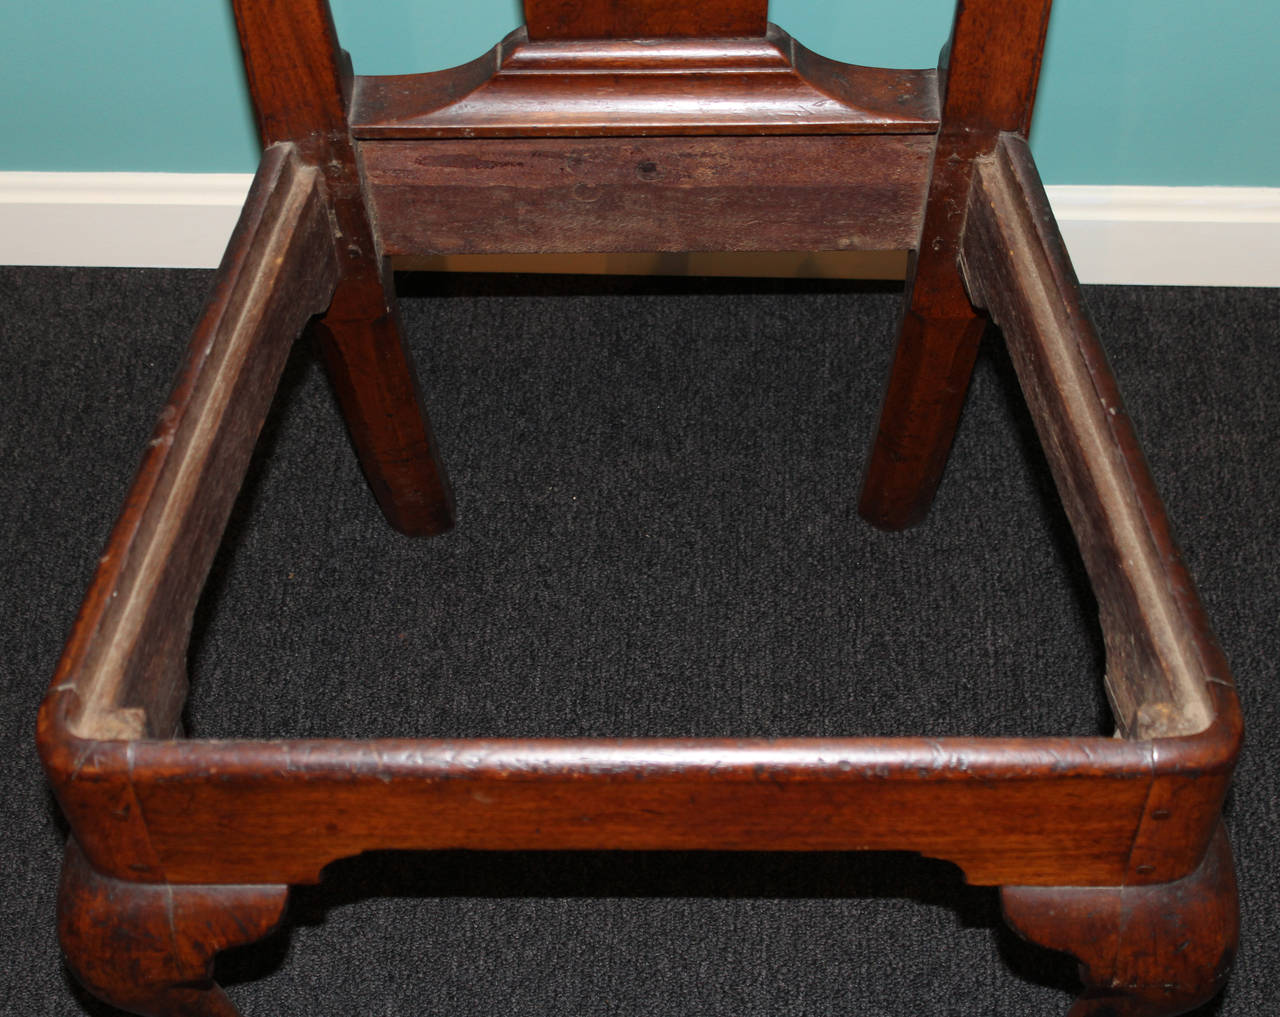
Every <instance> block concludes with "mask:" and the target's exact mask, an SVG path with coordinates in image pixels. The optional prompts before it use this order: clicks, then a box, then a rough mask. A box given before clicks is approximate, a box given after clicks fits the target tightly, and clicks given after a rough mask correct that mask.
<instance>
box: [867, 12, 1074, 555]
mask: <svg viewBox="0 0 1280 1017" xmlns="http://www.w3.org/2000/svg"><path fill="white" fill-rule="evenodd" d="M1048 24H1049V0H981V2H977V0H969V2H962V3H959V4H957V6H956V15H955V22H954V26H953V28H952V33H951V39H950V41H949V42H948V44H947V47H946V48H945V49H944V50H943V54H942V61H941V67H940V68H939V74H940V80H941V86H940V87H941V90H942V122H941V125H940V127H939V129H938V145H937V151H936V153H935V156H934V160H933V166H932V171H931V174H930V178H929V188H928V199H927V202H926V205H925V209H924V216H923V225H922V228H921V231H920V235H919V237H917V238H916V240H915V241H913V243H912V244H911V247H912V249H913V250H914V252H915V253H914V255H913V257H912V261H911V263H910V265H909V267H908V270H907V289H906V299H905V300H904V302H903V310H902V321H901V325H900V327H899V330H898V345H897V351H896V353H895V355H894V361H893V367H892V368H891V370H890V374H889V382H888V385H887V387H886V390H885V396H884V403H883V406H882V408H881V411H880V420H879V424H878V426H877V429H876V433H875V437H874V440H873V441H872V445H871V454H870V459H869V461H868V464H867V472H866V475H865V478H864V480H863V487H862V498H861V502H860V504H859V511H860V512H861V513H862V515H863V517H864V518H865V519H867V520H868V521H870V522H871V523H873V524H875V525H876V526H880V527H884V528H886V529H902V528H904V527H907V526H912V525H914V524H916V523H918V522H920V520H922V519H923V518H924V516H925V514H926V513H927V512H928V510H929V506H930V505H931V504H932V503H933V496H934V493H935V492H936V491H937V488H938V483H939V482H940V480H941V478H942V471H943V467H944V466H945V465H946V460H947V456H948V455H949V454H950V451H951V443H952V441H953V440H954V438H955V431H956V427H957V426H958V425H959V422H960V412H961V409H962V408H963V406H964V397H965V393H966V392H967V391H968V388H969V377H970V374H971V373H972V371H973V363H974V359H975V357H976V356H977V351H978V342H979V340H980V339H981V338H982V331H983V328H984V326H985V320H984V318H983V317H982V316H981V315H980V314H979V313H978V312H977V311H976V310H974V308H973V307H972V306H971V305H970V303H969V298H968V295H967V294H966V292H965V289H964V286H963V284H962V283H961V281H960V276H959V273H958V272H957V270H956V258H957V255H958V253H959V241H960V235H961V230H962V229H963V226H964V208H965V202H966V200H967V199H968V194H969V186H970V181H971V180H972V176H973V161H974V159H976V158H978V157H979V156H981V155H983V154H985V153H988V152H991V151H992V150H993V149H994V148H995V145H996V141H997V138H998V136H999V134H1000V132H1002V131H1016V132H1020V133H1022V134H1024V135H1025V134H1026V132H1027V131H1028V130H1029V128H1030V125H1031V111H1032V108H1033V105H1034V101H1035V92H1036V84H1037V81H1038V79H1039V74H1040V60H1041V54H1042V51H1043V46H1044V35H1045V31H1046V30H1047V28H1048Z"/></svg>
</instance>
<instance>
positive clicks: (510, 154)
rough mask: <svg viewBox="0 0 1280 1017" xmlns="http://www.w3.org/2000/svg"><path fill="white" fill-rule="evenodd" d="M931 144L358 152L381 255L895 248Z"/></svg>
mask: <svg viewBox="0 0 1280 1017" xmlns="http://www.w3.org/2000/svg"><path fill="white" fill-rule="evenodd" d="M931 152H932V139H930V138H928V137H924V136H915V135H886V136H869V137H868V136H857V135H854V136H848V137H822V136H816V137H804V138H730V137H711V138H648V139H630V138H616V139H615V138H595V139H581V140H573V141H565V140H561V139H555V138H533V139H512V140H503V139H477V140H475V141H454V140H445V141H433V142H429V143H422V142H411V141H379V142H362V143H361V155H362V157H363V160H364V166H365V175H366V179H367V181H368V187H369V192H370V200H371V201H372V204H373V208H374V213H375V215H376V217H377V220H378V225H379V231H380V233H381V235H382V241H383V244H384V249H385V250H386V252H387V253H388V254H393V255H395V254H478V253H504V254H511V253H546V252H559V251H565V252H567V251H625V252H630V251H705V250H718V251H790V250H850V251H852V250H901V249H902V246H903V245H904V244H906V243H909V242H910V238H911V237H913V236H914V235H915V233H916V231H917V230H918V228H919V222H918V219H917V216H918V214H919V210H920V207H921V200H922V195H923V192H924V181H925V177H926V175H927V173H928V165H929V157H930V154H931Z"/></svg>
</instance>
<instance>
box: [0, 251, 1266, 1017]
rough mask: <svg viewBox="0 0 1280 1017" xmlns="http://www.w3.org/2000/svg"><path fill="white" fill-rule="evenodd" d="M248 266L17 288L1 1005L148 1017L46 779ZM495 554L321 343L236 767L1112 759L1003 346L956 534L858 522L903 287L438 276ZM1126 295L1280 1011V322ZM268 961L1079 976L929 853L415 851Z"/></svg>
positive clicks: (237, 583)
mask: <svg viewBox="0 0 1280 1017" xmlns="http://www.w3.org/2000/svg"><path fill="white" fill-rule="evenodd" d="M208 279H209V276H208V274H207V273H200V272H176V271H127V270H84V269H79V270H67V269H23V268H7V269H0V358H2V359H0V371H2V372H3V373H0V378H2V379H3V382H2V383H3V386H4V395H5V398H4V400H3V405H2V407H0V483H3V485H4V486H3V497H0V520H2V522H0V525H2V526H3V530H2V531H0V533H2V535H3V538H4V546H5V548H6V551H7V553H6V554H4V555H3V556H0V567H2V568H3V573H2V581H0V598H3V603H2V605H0V607H2V609H3V612H4V614H3V616H4V618H5V619H6V624H5V625H4V627H3V630H2V631H0V667H2V668H3V683H2V684H0V695H3V696H4V697H5V703H4V706H5V708H4V709H3V710H2V711H0V724H3V725H4V729H3V735H4V737H5V738H6V739H7V743H8V744H10V745H11V746H12V747H13V752H12V759H11V765H10V766H8V767H6V768H5V769H4V770H3V771H0V780H2V781H3V785H2V786H0V808H2V809H3V810H4V812H3V819H4V822H3V824H2V825H0V843H3V846H4V849H5V850H4V855H5V858H6V861H7V864H6V865H5V866H4V867H3V868H2V869H0V1010H2V1011H3V1012H5V1013H14V1014H49V1015H73V1014H84V1013H90V1014H106V1013H107V1012H108V1011H106V1010H105V1009H103V1008H101V1007H99V1006H97V1005H96V1004H94V1003H92V1002H91V1001H89V1000H88V999H87V997H85V996H84V995H83V994H81V993H80V992H79V991H78V990H77V989H76V988H74V987H73V986H72V985H71V984H70V982H69V981H68V979H67V977H66V976H65V974H64V973H63V971H62V969H61V965H60V962H59V959H58V953H57V945H56V941H55V936H54V930H53V890H54V881H55V879H56V873H57V867H58V862H59V855H60V850H61V839H62V836H63V834H64V832H65V830H64V827H63V824H62V822H61V819H60V818H59V817H58V815H57V810H56V807H55V806H54V805H53V804H52V802H51V800H50V798H49V795H48V793H47V792H46V790H45V788H44V784H43V780H42V778H41V775H40V773H39V769H38V765H37V763H36V760H35V754H34V750H33V748H32V730H31V729H32V721H33V717H34V712H35V709H36V705H37V703H38V702H39V699H40V696H41V694H42V693H43V689H44V686H45V684H46V683H47V681H48V678H49V676H50V674H51V673H52V669H53V666H54V663H55V661H56V658H57V654H58V651H59V648H60V644H61V642H62V640H63V639H64V638H65V636H66V633H67V630H68V627H69V625H70V623H71V620H72V618H73V616H74V613H75V609H76V606H77V603H78V601H79V599H80V597H81V595H82V593H83V590H84V587H85V585H86V584H87V581H88V579H89V576H90V572H91V569H92V566H93V564H94V561H95V559H96V556H97V554H98V553H99V552H100V550H101V547H102V544H103V542H104V540H105V537H106V534H107V531H108V528H109V527H110V525H111V521H112V519H113V516H114V514H115V512H116V510H117V508H118V506H119V503H120V501H121V499H122V497H123V494H124V491H125V489H126V485H127V483H128V480H129V478H130V475H131V472H132V470H133V468H134V466H135V465H136V462H137V458H138V455H139V452H140V450H141V448H142V445H143V443H144V442H145V440H146V437H147V434H148V432H149V431H150V428H151V424H152V418H153V417H154V415H155V413H156V411H157V409H158V407H159V405H160V404H161V402H162V400H163V395H164V392H165V389H166V387H167V385H168V382H169V379H170V378H171V376H172V372H173V370H174V368H175V366H176V363H177V360H178V357H179V356H180V351H181V348H182V345H183V343H184V342H185V340H186V333H187V330H188V328H189V326H190V323H191V322H192V321H193V320H194V318H195V316H196V314H197V312H198V310H199V307H200V304H201V302H202V300H203V296H204V289H205V287H206V285H207V283H208ZM402 289H403V291H404V294H405V296H406V299H405V302H404V304H405V316H406V320H407V323H408V326H409V330H410V334H411V340H412V343H413V346H414V352H415V355H416V356H417V358H418V364H419V370H420V373H421V374H422V377H423V381H424V388H425V390H426V393H427V396H428V399H429V403H430V406H431V410H432V413H433V417H434V420H435V424H436V428H437V432H438V435H439V438H440V443H441V445H442V448H443V451H444V453H445V456H446V458H447V460H448V462H449V465H450V469H451V472H452V475H453V478H454V483H455V486H456V488H457V492H458V501H459V513H460V521H459V526H458V529H457V530H456V531H455V532H454V533H452V534H450V535H448V536H445V537H443V538H438V539H435V540H431V541H413V540H408V539H406V538H403V537H400V536H398V535H396V534H395V533H393V532H391V531H390V530H389V529H388V528H387V527H386V526H385V524H383V522H382V520H381V517H380V516H379V514H378V512H377V509H376V506H375V505H374V503H373V501H372V498H371V497H370V496H369V495H368V492H367V490H366V489H365V487H364V485H363V482H362V480H361V477H360V474H359V470H358V468H357V467H356V464H355V461H354V457H353V455H352V454H351V452H350V449H349V446H348V444H347V441H346V437H345V434H344V432H343V431H342V428H341V425H340V423H339V421H338V418H337V415H336V411H335V410H334V407H333V405H332V399H331V397H330V395H329V392H328V389H327V387H326V384H325V381H324V378H323V376H322V374H321V373H320V371H319V370H318V369H317V368H316V367H315V365H314V364H313V362H312V360H311V358H310V355H309V351H308V350H307V348H306V347H305V344H303V345H300V347H299V349H298V351H297V353H296V355H295V356H294V357H293V359H292V360H291V362H290V364H289V367H288V369H287V371H286V376H285V379H284V382H283V385H282V389H281V395H280V398H279V400H278V402H277V408H276V410H275V411H274V412H273V416H272V418H271V419H270V421H269V422H268V426H267V429H266V432H265V434H264V440H263V442H262V443H261V445H260V454H259V456H258V457H257V458H256V459H255V462H254V465H253V466H252V468H251V471H250V478H249V482H248V484H247V487H246V490H245V492H244V495H243V497H242V498H241V501H240V503H239V504H238V505H237V508H236V511H235V514H234V517H233V520H232V525H231V528H230V531H229V534H228V538H227V540H226V542H225V544H224V547H223V549H222V551H221V552H220V554H219V557H218V560H217V562H216V563H215V566H214V570H213V575H212V577H211V581H210V584H209V587H208V590H207V592H206V596H205V598H204V601H203V602H202V604H201V607H200V609H199V612H198V616H197V625H196V633H195V637H194V640H193V646H192V654H191V671H192V681H193V688H192V697H191V701H190V703H189V707H188V724H189V728H190V730H191V732H192V733H193V734H195V735H200V736H207V737H219V736H225V735H237V736H252V737H310V736H315V735H336V736H346V737H367V736H373V735H424V736H434V735H450V734H451V735H563V736H579V735H583V736H586V735H727V736H734V735H782V734H793V735H824V734H841V733H843V734H909V733H924V734H966V735H1003V734H1087V733H1094V732H1098V731H1102V730H1105V729H1106V716H1105V715H1106V708H1105V702H1104V700H1103V698H1102V696H1101V693H1100V680H1099V679H1100V674H1101V665H1100V660H1101V645H1100V637H1099V634H1098V632H1097V628H1096V622H1095V620H1094V617H1093V616H1094V606H1093V604H1092V601H1091V598H1090V595H1089V592H1088V588H1087V585H1086V584H1085V582H1084V580H1083V576H1082V572H1081V568H1080V563H1079V560H1078V556H1077V553H1076V551H1075V548H1074V545H1073V543H1072V540H1071V536H1070V533H1069V531H1068V530H1067V528H1066V523H1065V519H1064V517H1063V515H1062V513H1061V510H1060V508H1059V507H1058V506H1057V503H1056V500H1055V498H1054V496H1053V493H1052V485H1051V482H1050V481H1049V479H1048V477H1047V473H1046V469H1045V466H1044V462H1043V459H1042V457H1041V456H1040V453H1039V451H1038V449H1037V448H1036V445H1035V442H1034V437H1033V434H1032V431H1031V425H1030V422H1029V419H1028V417H1027V415H1026V412H1025V410H1024V408H1023V407H1022V404H1021V401H1020V399H1019V397H1018V395H1017V387H1016V382H1015V381H1014V380H1013V377H1012V372H1011V369H1010V368H1009V366H1008V363H1007V360H1005V358H1004V356H1003V354H1002V352H1001V350H1000V348H999V344H998V343H996V342H990V343H988V347H987V349H986V351H985V353H984V356H983V358H982V360H981V362H980V365H979V369H978V372H977V376H976V379H975V384H974V389H973V392H972V395H971V398H970V400H969V404H968V406H967V408H966V414H965V420H964V423H963V427H962V430H961V434H960V437H959V440H958V442H957V446H956V450H955V453H954V456H953V459H952V464H951V468H950V471H949V473H948V476H947V478H946V480H945V481H944V483H943V486H942V489H941V491H940V493H939V497H938V502H937V504H936V506H935V509H934V512H933V513H932V515H931V516H930V517H929V519H928V520H927V522H926V523H925V524H924V525H923V526H921V527H920V528H918V529H916V530H913V531H910V532H908V533H905V534H894V535H890V534H883V533H879V532H877V531H874V530H872V529H870V528H869V527H867V526H866V525H865V524H863V523H861V522H860V521H859V520H858V518H857V515H856V510H855V509H856V498H857V485H858V479H859V477H860V474H861V471H862V461H863V456H864V453H865V449H866V445H867V438H868V436H869V434H870V431H871V428H872V426H873V416H874V412H875V406H876V404H877V402H878V397H879V392H880V389H881V386H882V384H883V377H884V374H885V371H886V369H887V364H888V358H889V354H890V340H891V333H892V328H893V322H894V317H895V313H896V311H895V309H896V304H897V296H896V294H895V293H894V292H893V290H892V288H890V287H882V286H874V285H873V286H868V285H865V284H848V283H816V282H815V283H795V282H792V283H773V282H759V281H653V280H640V279H621V280H618V279H614V280H599V279H561V278H534V279H530V278H523V279H508V278H502V277H451V278H440V277H425V276H424V277H409V278H406V279H404V280H402ZM1088 296H1089V300H1090V304H1091V306H1092V308H1093V310H1094V313H1095V316H1096V318H1097V320H1098V323H1099V326H1100V329H1101V331H1102V334H1103V336H1104V338H1105V340H1106V342H1107V345H1108V349H1109V352H1110V354H1111V357H1112V361H1113V364H1114V366H1115V368H1116V372H1117V374H1118V376H1119V377H1120V380H1121V386H1122V389H1123V391H1124V392H1125V395H1126V398H1127V400H1128V403H1129V408H1130V410H1131V412H1132V414H1133V416H1134V418H1135V421H1136V423H1137V426H1138V430H1139V433H1140V435H1141V436H1142V438H1143V440H1144V443H1145V445H1146V448H1147V452H1148V457H1149V460H1150V462H1151V465H1152V469H1153V472H1154V473H1155V476H1156V480H1157V483H1158V485H1159V486H1160V488H1161V490H1162V492H1163V493H1164V495H1165V497H1166V502H1167V505H1168V507H1169V510H1170V514H1171V516H1172V517H1173V520H1174V523H1175V528H1176V530H1177V532H1178V534H1179V536H1180V539H1181V542H1182V545H1183V549H1184V551H1185V553H1186V558H1187V560H1188V563H1189V564H1190V566H1191V569H1192V571H1193V573H1194V574H1195V576H1196V577H1197V580H1198V581H1199V584H1200V588H1201V592H1202V594H1203V596H1204V599H1205V601H1206V602H1207V605H1208V607H1209V611H1210V614H1211V616H1212V618H1213V619H1214V622H1215V624H1216V627H1217V630H1218V633H1219V636H1220V638H1221V639H1222V642H1223V644H1224V646H1225V648H1226V651H1227V655H1228V657H1229V659H1230V660H1231V663H1232V665H1233V667H1234V669H1235V671H1236V676H1237V680H1238V682H1239V684H1240V688H1241V696H1242V699H1243V701H1244V706H1245V710H1246V720H1247V723H1248V726H1249V744H1248V748H1247V751H1246V755H1245V757H1244V760H1243V763H1242V766H1241V769H1240V771H1239V776H1238V780H1237V784H1236V788H1235V791H1234V792H1233V795H1232V798H1231V801H1230V804H1229V812H1228V818H1229V822H1230V827H1231V831H1232V835H1233V838H1234V842H1235V846H1236V853H1237V857H1238V864H1239V872H1240V878H1241V890H1242V907H1243V921H1244V930H1243V944H1242V951H1241V955H1240V959H1239V961H1238V963H1237V967H1236V971H1235V975H1234V977H1233V980H1232V982H1231V985H1230V986H1229V988H1228V990H1227V992H1226V994H1225V996H1224V997H1223V998H1222V999H1221V1000H1220V1001H1218V1002H1217V1003H1215V1004H1213V1005H1211V1006H1210V1007H1208V1008H1207V1009H1206V1010H1205V1011H1204V1012H1205V1013H1206V1014H1208V1013H1213V1014H1220V1015H1223V1017H1228V1015H1261V1014H1269V1013H1271V1012H1273V1009H1274V999H1275V998H1276V997H1277V995H1278V994H1280V975H1277V973H1276V972H1275V971H1274V970H1273V958H1274V956H1275V953H1276V947H1277V945H1280V919H1278V918H1277V917H1276V914H1277V911H1278V910H1280V909H1278V908H1277V905H1278V904H1280V893H1278V892H1277V873H1278V872H1280V866H1277V864H1276V859H1277V849H1276V847H1275V844H1276V843H1277V834H1278V833H1280V808H1278V806H1277V801H1278V799H1277V778H1276V776H1275V773H1274V767H1272V766H1270V765H1269V762H1268V761H1269V757H1270V756H1272V755H1273V754H1274V752H1275V750H1276V748H1277V744H1276V740H1275V735H1274V734H1273V732H1274V731H1275V730H1276V727H1275V723H1274V722H1275V720H1276V717H1275V713H1276V708H1277V696H1276V695H1275V691H1274V690H1275V688H1276V674H1275V664H1274V661H1275V660H1276V659H1277V655H1278V652H1280V646H1277V636H1278V634H1280V624H1278V623H1277V621H1276V618H1277V613H1278V608H1280V604H1278V603H1277V594H1276V589H1275V583H1274V581H1273V576H1274V574H1275V570H1276V565H1277V562H1278V561H1280V555H1278V554H1277V536H1276V534H1277V532H1280V518H1278V517H1280V508H1277V506H1280V482H1278V481H1277V474H1276V471H1275V469H1274V468H1273V462H1274V460H1275V458H1276V453H1277V452H1280V447H1278V446H1280V443H1278V442H1277V438H1276V435H1277V427H1276V425H1275V424H1274V423H1273V421H1272V414H1273V412H1275V411H1276V410H1277V409H1280V342H1277V339H1278V338H1280V336H1277V331H1278V328H1277V326H1278V325H1280V291H1274V290H1272V291H1260V290H1210V289H1205V290H1196V289H1176V290H1175V289H1153V288H1136V287H1135V288H1094V289H1092V290H1090V292H1089V294H1088ZM291 908H292V916H293V927H292V930H291V931H290V932H289V933H287V934H282V935H277V936H275V937H273V938H272V939H270V940H268V941H266V942H264V943H263V944H260V945H258V946H255V947H251V948H245V949H242V950H238V951H235V952H234V953H232V954H229V955H227V956H226V957H225V958H224V959H223V960H222V961H221V962H220V972H221V975H222V978H223V980H224V981H225V982H226V983H227V985H228V989H229V992H230V994H231V996H232V998H233V999H234V1000H235V1001H236V1002H237V1003H238V1004H239V1005H240V1006H241V1007H242V1009H243V1010H244V1013H245V1014H246V1017H253V1015H264V1017H265V1015H293V1014H299V1015H302V1014H307V1015H314V1014H335V1015H336V1014H379V1015H383V1014H387V1015H415V1017H416V1015H427V1014H441V1015H444V1014H449V1015H470V1014H477V1015H479V1014H494V1015H496V1014H516V1015H522V1014H530V1015H533V1014H538V1015H547V1017H553V1015H562V1014H563V1015H569V1014H603V1013H608V1014H625V1015H631V1014H635V1015H641V1014H644V1015H662V1014H670V1015H673V1017H674V1015H690V1014H699V1015H702V1014H705V1015H734V1017H753V1015H766V1014H768V1015H797V1017H799V1015H828V1014H830V1015H835V1014H857V1015H879V1014H900V1015H905V1014H918V1015H953V1014H988V1015H1000V1017H1003V1015H1027V1014H1055V1013H1062V1012H1065V1008H1066V1005H1067V1001H1068V999H1069V993H1070V990H1071V987H1072V978H1073V965H1072V964H1071V962H1070V961H1068V960H1065V959H1064V958H1061V957H1059V956H1057V955H1054V954H1050V953H1047V952H1044V951H1040V950H1038V949H1036V948H1032V947H1029V946H1026V945H1025V944H1022V943H1021V942H1020V941H1019V940H1017V939H1016V937H1014V936H1013V935H1012V934H1010V933H1008V932H1007V931H1006V930H1004V928H1003V927H1002V926H1001V925H1000V922H999V919H998V908H997V903H996V900H995V896H994V894H993V892H992V891H990V890H988V889H983V888H972V887H966V886H964V885H963V884H962V882H961V880H960V877H959V874H958V872H957V871H956V870H955V869H954V867H952V866H950V865H947V864H944V863H939V862H932V861H928V860H923V859H918V858H912V857H908V856H902V855H892V854H886V855H871V856H858V855H854V856H844V855H834V854H833V855H818V856H800V855H785V854H783V855H776V854H768V855H732V854H710V855H699V854H641V855H635V854H607V853H600V854H566V855H556V854H549V855H548V854H535V853H529V854H507V855H483V856H466V855H462V854H451V853H450V854H443V855H412V854H380V855H373V856H367V857H363V858H359V859H352V860H348V861H345V862H342V863H338V864H337V865H335V866H333V867H332V869H331V871H330V878H328V879H326V881H325V882H324V883H323V884H321V885H320V886H318V887H309V888H303V889H299V890H297V891H296V892H295V893H294V895H293V898H292V903H291Z"/></svg>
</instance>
